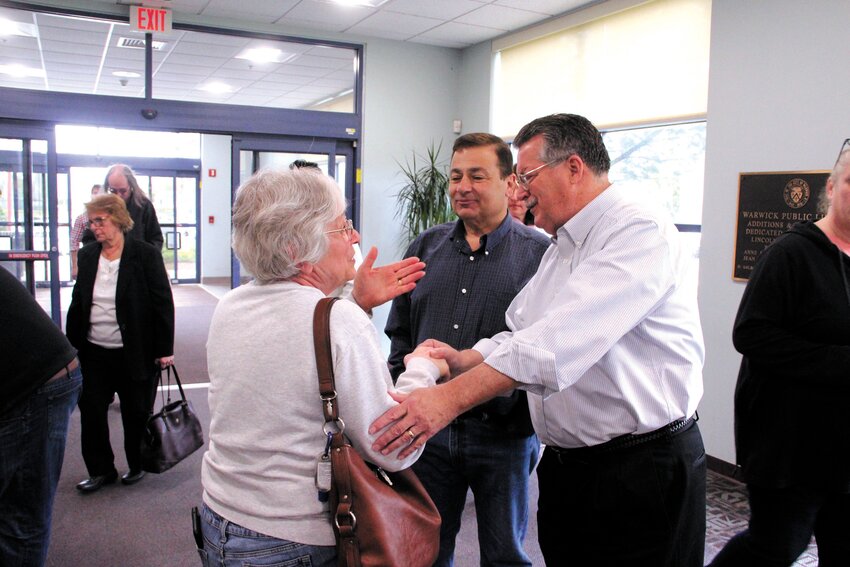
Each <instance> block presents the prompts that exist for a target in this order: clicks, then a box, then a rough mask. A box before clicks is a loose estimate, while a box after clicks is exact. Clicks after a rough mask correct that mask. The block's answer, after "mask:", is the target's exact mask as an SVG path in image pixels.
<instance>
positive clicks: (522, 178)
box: [516, 158, 564, 187]
mask: <svg viewBox="0 0 850 567" xmlns="http://www.w3.org/2000/svg"><path fill="white" fill-rule="evenodd" d="M559 161H564V160H563V159H562V158H558V159H553V160H552V161H550V162H548V163H544V164H543V165H538V166H537V167H535V168H534V169H532V170H530V171H526V172H525V173H517V174H516V179H517V182H518V183H519V184H520V185H522V186H523V187H528V184H529V183H531V181H532V179H534V178H535V177H537V176H538V175H539V173H538V172H539V171H540V170H541V169H543V168H544V167H549V166H550V165H552V164H553V163H558V162H559Z"/></svg>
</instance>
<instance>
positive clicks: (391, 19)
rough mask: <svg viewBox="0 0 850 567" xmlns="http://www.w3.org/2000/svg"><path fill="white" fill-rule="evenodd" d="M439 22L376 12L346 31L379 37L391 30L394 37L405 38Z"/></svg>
mask: <svg viewBox="0 0 850 567" xmlns="http://www.w3.org/2000/svg"><path fill="white" fill-rule="evenodd" d="M440 23H441V20H437V19H434V18H425V17H422V16H411V15H408V14H395V13H391V12H378V13H377V14H373V15H371V16H369V17H368V18H366V19H364V20H363V21H361V22H360V23H358V24H356V25H354V26H352V27H350V28H348V30H346V31H349V32H352V33H362V34H364V35H378V36H379V37H387V36H385V35H382V34H385V33H387V32H391V33H392V35H393V36H395V37H394V38H395V39H407V38H408V37H411V36H414V35H417V34H420V33H422V32H424V31H427V30H429V29H431V28H434V27H437V26H438V25H440Z"/></svg>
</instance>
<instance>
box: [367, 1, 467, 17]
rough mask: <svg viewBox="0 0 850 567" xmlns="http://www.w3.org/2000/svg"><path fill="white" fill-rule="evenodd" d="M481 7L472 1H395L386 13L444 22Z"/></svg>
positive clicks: (386, 8)
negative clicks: (423, 17) (426, 17)
mask: <svg viewBox="0 0 850 567" xmlns="http://www.w3.org/2000/svg"><path fill="white" fill-rule="evenodd" d="M480 7H481V2H473V1H472V0H428V1H427V2H423V1H422V0H395V1H394V2H392V3H391V4H388V5H387V6H386V7H385V9H384V10H383V11H384V12H392V13H401V14H410V15H413V16H428V17H431V18H436V19H440V20H443V21H446V20H453V19H454V18H457V17H458V16H461V15H463V14H466V13H467V12H470V11H472V10H475V9H476V8H480Z"/></svg>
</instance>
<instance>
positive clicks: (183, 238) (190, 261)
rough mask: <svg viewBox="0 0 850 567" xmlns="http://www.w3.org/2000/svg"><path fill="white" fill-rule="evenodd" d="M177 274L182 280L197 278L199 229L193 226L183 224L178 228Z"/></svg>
mask: <svg viewBox="0 0 850 567" xmlns="http://www.w3.org/2000/svg"><path fill="white" fill-rule="evenodd" d="M177 234H178V238H177V244H178V246H180V248H179V249H178V250H177V274H178V275H179V277H180V279H181V280H194V279H197V277H198V273H197V269H196V266H197V264H196V257H197V248H196V242H197V241H198V240H197V239H198V229H197V228H195V227H193V226H181V227H179V228H178V229H177Z"/></svg>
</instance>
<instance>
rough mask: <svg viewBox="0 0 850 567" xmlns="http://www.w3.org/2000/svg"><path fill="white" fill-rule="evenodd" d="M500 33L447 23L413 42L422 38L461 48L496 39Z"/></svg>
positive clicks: (483, 28) (417, 37) (467, 25)
mask: <svg viewBox="0 0 850 567" xmlns="http://www.w3.org/2000/svg"><path fill="white" fill-rule="evenodd" d="M502 33H503V32H502V31H501V30H496V29H493V28H487V27H482V26H476V25H472V24H465V23H458V22H448V23H446V24H443V25H441V26H438V27H436V28H434V29H432V30H428V31H427V32H425V33H423V34H420V35H418V36H416V37H415V38H414V41H415V40H418V39H420V38H422V39H425V40H431V39H433V40H444V41H450V42H454V43H459V44H460V45H463V46H469V45H474V44H476V43H479V42H481V41H484V40H487V39H490V38H492V37H496V36H497V35H500V34H502Z"/></svg>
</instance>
